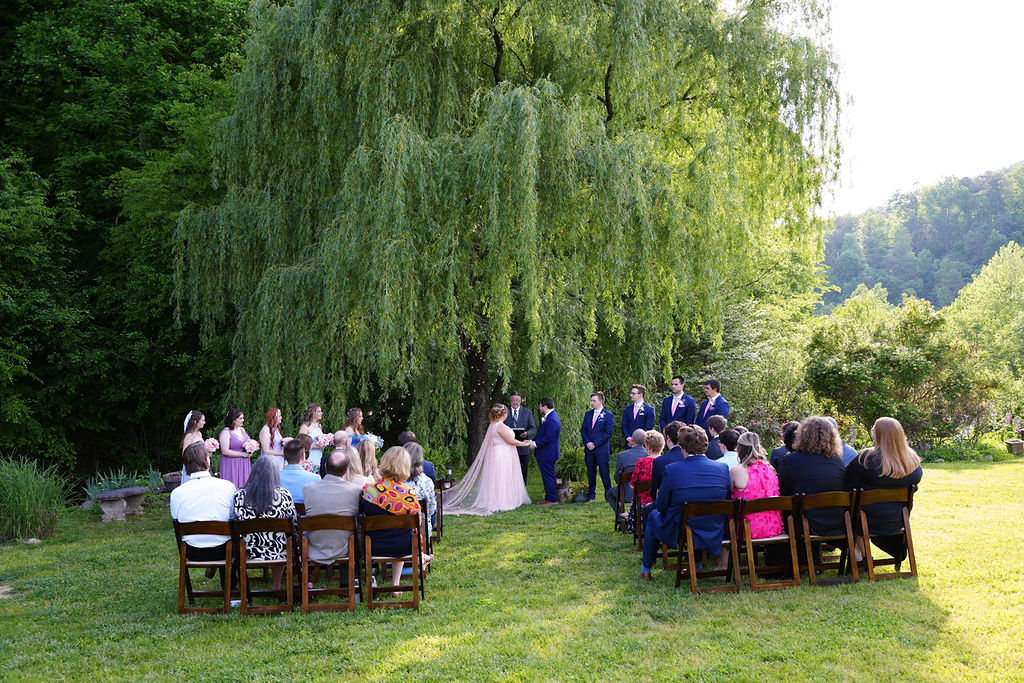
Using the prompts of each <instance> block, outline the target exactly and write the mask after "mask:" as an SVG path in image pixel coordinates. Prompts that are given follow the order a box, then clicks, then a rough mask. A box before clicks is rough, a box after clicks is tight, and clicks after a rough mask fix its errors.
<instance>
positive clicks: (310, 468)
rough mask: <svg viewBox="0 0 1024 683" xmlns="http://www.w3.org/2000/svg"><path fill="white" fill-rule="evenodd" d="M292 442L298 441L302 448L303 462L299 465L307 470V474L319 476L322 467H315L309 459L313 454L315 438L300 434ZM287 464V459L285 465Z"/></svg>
mask: <svg viewBox="0 0 1024 683" xmlns="http://www.w3.org/2000/svg"><path fill="white" fill-rule="evenodd" d="M292 441H298V442H299V445H300V446H302V461H301V462H300V463H299V465H300V466H301V467H302V469H304V470H306V471H307V472H312V473H313V474H318V473H319V472H320V466H319V465H314V464H313V462H312V461H311V460H310V459H309V456H310V453H312V452H313V437H311V436H310V435H309V434H299V435H298V436H296V437H295V438H294V439H292ZM320 457H321V458H322V457H323V455H321V456H320ZM287 464H288V460H287V458H286V459H285V465H287Z"/></svg>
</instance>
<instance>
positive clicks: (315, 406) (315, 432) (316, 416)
mask: <svg viewBox="0 0 1024 683" xmlns="http://www.w3.org/2000/svg"><path fill="white" fill-rule="evenodd" d="M323 416H324V411H323V410H322V409H321V408H320V404H319V403H310V404H309V405H308V406H306V412H304V413H303V414H302V426H301V427H299V434H308V435H309V438H311V439H313V441H314V442H315V441H316V438H317V437H318V436H323V433H324V430H323V428H322V427H321V426H320V418H322V417H323ZM323 457H324V452H323V449H320V448H313V449H311V450H310V451H309V462H310V463H311V464H312V465H314V466H315V467H316V468H317V471H319V469H320V460H321V459H322V458H323Z"/></svg>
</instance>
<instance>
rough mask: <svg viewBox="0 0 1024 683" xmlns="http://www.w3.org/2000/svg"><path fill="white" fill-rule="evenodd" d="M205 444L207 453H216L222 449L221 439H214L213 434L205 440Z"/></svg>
mask: <svg viewBox="0 0 1024 683" xmlns="http://www.w3.org/2000/svg"><path fill="white" fill-rule="evenodd" d="M203 445H204V446H206V452H207V453H216V452H217V451H219V450H220V441H217V439H214V438H213V437H212V436H211V437H210V438H209V439H207V440H206V441H204V442H203Z"/></svg>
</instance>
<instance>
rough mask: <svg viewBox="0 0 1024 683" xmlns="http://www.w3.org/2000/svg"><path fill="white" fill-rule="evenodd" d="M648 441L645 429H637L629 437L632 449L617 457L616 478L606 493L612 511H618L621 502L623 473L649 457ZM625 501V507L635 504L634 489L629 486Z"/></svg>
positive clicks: (626, 490) (613, 478) (626, 489)
mask: <svg viewBox="0 0 1024 683" xmlns="http://www.w3.org/2000/svg"><path fill="white" fill-rule="evenodd" d="M646 439H647V432H646V431H645V430H643V429H637V430H636V431H634V432H633V433H632V434H630V436H629V440H630V443H631V445H630V447H629V448H627V449H626V450H624V451H622V452H621V453H619V454H618V455H616V456H615V476H614V477H612V487H611V488H610V489H608V490H607V491H605V492H604V499H605V500H606V501H608V504H609V505H611V506H612V510H617V509H618V501H619V487H618V481H619V475H621V474H622V473H623V472H629V471H630V470H632V469H633V468H634V467H636V463H637V461H638V460H639V459H640V458H645V457H647V448H646V447H645V445H644V444H645V443H646ZM624 493H625V500H623V501H622V502H623V505H626V504H628V503H632V502H633V487H632V486H627V487H626V488H625V491H624Z"/></svg>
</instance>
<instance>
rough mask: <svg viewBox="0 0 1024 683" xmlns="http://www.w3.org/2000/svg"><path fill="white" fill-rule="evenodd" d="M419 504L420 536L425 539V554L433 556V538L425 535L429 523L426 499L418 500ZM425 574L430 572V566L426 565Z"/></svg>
mask: <svg viewBox="0 0 1024 683" xmlns="http://www.w3.org/2000/svg"><path fill="white" fill-rule="evenodd" d="M419 503H420V535H421V536H422V537H423V538H424V539H426V540H425V541H424V543H423V545H425V546H426V553H427V555H433V554H434V542H433V537H432V536H431V534H428V533H427V529H429V528H430V522H429V520H430V515H429V514H428V513H427V499H426V498H420V499H419ZM427 572H428V573H429V572H430V565H429V564H428V565H427Z"/></svg>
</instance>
